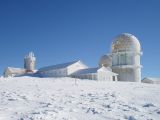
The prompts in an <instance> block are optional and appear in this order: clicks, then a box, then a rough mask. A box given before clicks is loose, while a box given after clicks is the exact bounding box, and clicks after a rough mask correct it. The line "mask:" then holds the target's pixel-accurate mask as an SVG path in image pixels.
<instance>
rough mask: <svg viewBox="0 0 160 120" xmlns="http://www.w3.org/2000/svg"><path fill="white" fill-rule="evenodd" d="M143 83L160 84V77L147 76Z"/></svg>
mask: <svg viewBox="0 0 160 120" xmlns="http://www.w3.org/2000/svg"><path fill="white" fill-rule="evenodd" d="M142 82H143V83H150V84H160V78H151V77H146V78H144V79H143V80H142Z"/></svg>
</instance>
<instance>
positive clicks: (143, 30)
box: [0, 0, 160, 77]
mask: <svg viewBox="0 0 160 120" xmlns="http://www.w3.org/2000/svg"><path fill="white" fill-rule="evenodd" d="M159 6H160V1H159V0H50V1H49V0H10V1H9V0H0V56H1V57H0V58H1V59H0V73H1V74H2V73H3V71H4V69H5V68H6V67H8V66H13V67H23V58H24V56H25V55H26V54H27V53H28V52H29V51H33V52H34V53H35V55H36V57H37V66H36V67H37V68H40V67H42V66H46V65H53V64H57V63H63V62H68V61H73V60H78V59H80V60H82V61H83V62H84V63H86V64H87V65H89V66H91V67H94V66H97V64H98V61H99V58H100V56H101V55H103V54H106V53H109V52H110V48H111V42H112V40H113V38H114V37H115V36H116V35H118V34H120V33H124V32H127V33H131V34H134V35H135V36H136V37H137V38H138V39H139V40H140V43H141V45H142V49H143V56H142V62H141V63H142V65H143V69H142V76H143V77H145V76H151V77H159V76H160V7H159Z"/></svg>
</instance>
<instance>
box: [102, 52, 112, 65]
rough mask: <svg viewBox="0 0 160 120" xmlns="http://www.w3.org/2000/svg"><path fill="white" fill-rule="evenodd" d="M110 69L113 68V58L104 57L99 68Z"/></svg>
mask: <svg viewBox="0 0 160 120" xmlns="http://www.w3.org/2000/svg"><path fill="white" fill-rule="evenodd" d="M102 66H104V67H110V66H112V57H111V56H110V55H103V56H102V57H101V58H100V61H99V67H102Z"/></svg>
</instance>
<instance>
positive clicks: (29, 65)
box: [24, 52, 36, 72]
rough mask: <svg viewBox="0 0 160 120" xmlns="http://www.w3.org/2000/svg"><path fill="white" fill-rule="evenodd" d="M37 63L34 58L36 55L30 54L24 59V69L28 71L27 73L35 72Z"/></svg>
mask: <svg viewBox="0 0 160 120" xmlns="http://www.w3.org/2000/svg"><path fill="white" fill-rule="evenodd" d="M35 63H36V58H35V56H34V53H33V52H30V53H29V54H28V55H26V56H25V58H24V69H26V71H27V72H34V70H35Z"/></svg>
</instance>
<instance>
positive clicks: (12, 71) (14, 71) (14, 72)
mask: <svg viewBox="0 0 160 120" xmlns="http://www.w3.org/2000/svg"><path fill="white" fill-rule="evenodd" d="M25 73H26V70H25V69H23V68H13V67H7V68H6V70H5V71H4V77H15V76H18V75H22V74H25Z"/></svg>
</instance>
